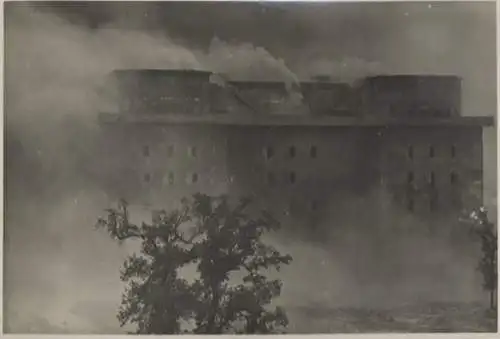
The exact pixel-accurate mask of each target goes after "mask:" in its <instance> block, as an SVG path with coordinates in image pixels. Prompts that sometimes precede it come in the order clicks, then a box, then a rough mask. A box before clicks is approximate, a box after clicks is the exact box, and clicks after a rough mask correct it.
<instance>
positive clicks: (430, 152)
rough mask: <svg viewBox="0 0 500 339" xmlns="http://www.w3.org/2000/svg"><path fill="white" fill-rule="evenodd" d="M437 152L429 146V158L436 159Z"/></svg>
mask: <svg viewBox="0 0 500 339" xmlns="http://www.w3.org/2000/svg"><path fill="white" fill-rule="evenodd" d="M434 155H435V150H434V146H429V158H434Z"/></svg>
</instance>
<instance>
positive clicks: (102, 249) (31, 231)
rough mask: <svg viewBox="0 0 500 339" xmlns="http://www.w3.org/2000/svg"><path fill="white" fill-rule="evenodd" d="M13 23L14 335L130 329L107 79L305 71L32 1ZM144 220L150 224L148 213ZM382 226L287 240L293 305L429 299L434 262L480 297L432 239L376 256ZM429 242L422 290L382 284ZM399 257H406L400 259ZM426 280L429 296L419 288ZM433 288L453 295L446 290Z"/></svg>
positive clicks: (9, 135) (9, 79)
mask: <svg viewBox="0 0 500 339" xmlns="http://www.w3.org/2000/svg"><path fill="white" fill-rule="evenodd" d="M5 19H6V31H5V33H6V37H5V42H6V49H5V52H6V68H5V70H6V77H5V88H6V95H5V113H6V114H5V124H6V146H7V149H6V196H5V197H6V204H7V205H6V216H5V228H6V232H5V252H4V253H5V265H4V268H5V283H4V291H5V296H4V297H5V312H4V314H5V322H4V323H5V330H6V331H8V332H25V333H26V332H31V333H99V334H105V333H120V331H121V329H119V328H118V322H117V320H116V318H115V314H116V309H117V307H118V305H119V302H120V295H121V292H122V287H123V286H122V285H121V283H120V281H119V273H118V269H119V266H120V265H121V263H122V261H123V259H124V258H125V256H126V255H127V253H129V252H130V251H131V250H133V247H131V246H123V247H118V246H117V245H116V244H115V243H114V242H112V241H111V240H109V239H108V238H107V237H106V235H104V234H102V233H99V232H96V231H94V230H93V228H92V225H93V224H94V223H95V221H96V219H97V217H98V216H100V215H101V214H102V211H103V209H104V208H106V207H107V206H108V204H109V203H110V202H109V198H108V197H107V196H106V193H105V192H103V190H102V189H101V185H100V182H99V180H98V173H96V172H95V171H96V169H95V168H92V167H91V166H89V165H88V163H89V162H91V160H90V159H91V158H92V156H93V154H95V151H96V150H97V149H98V148H99V147H100V146H99V138H100V130H99V127H98V125H97V123H96V116H97V113H98V110H99V107H100V104H101V103H100V99H101V98H102V95H101V94H102V93H100V92H99V90H100V84H101V83H102V82H103V81H104V78H105V76H106V75H107V74H108V72H110V71H111V70H113V69H116V68H193V69H206V68H207V67H210V68H214V69H216V70H217V71H219V72H221V73H228V74H232V75H233V76H235V77H243V78H244V77H245V76H247V75H249V74H254V73H255V72H256V70H261V69H267V70H268V71H269V70H270V69H271V70H272V72H274V73H273V74H275V75H276V76H277V77H278V76H281V77H284V78H287V79H296V76H295V75H294V74H293V72H291V71H290V70H289V69H288V68H287V66H285V64H284V62H282V61H281V60H279V59H274V58H273V57H272V55H271V54H270V53H269V52H268V51H266V50H264V49H259V48H257V47H255V46H253V45H251V44H246V45H241V44H236V45H230V44H227V43H224V42H222V41H221V40H218V39H214V41H213V43H212V45H211V48H210V50H209V51H208V52H204V51H202V50H196V49H193V48H185V47H183V46H181V45H179V44H176V43H173V42H172V41H171V40H170V39H168V38H166V37H165V35H162V36H160V35H158V36H156V35H154V34H150V33H148V34H145V33H141V32H139V31H127V30H116V29H111V28H102V29H97V30H92V29H87V28H84V27H82V26H75V25H72V24H70V23H69V22H67V21H65V20H64V19H62V18H60V17H58V16H55V15H51V14H47V13H44V14H41V13H40V12H38V11H35V10H33V9H32V8H30V7H27V6H19V7H16V6H12V7H8V6H6V11H5ZM235 60H236V61H235ZM238 60H239V61H238ZM238 62H241V64H240V66H239V65H238ZM324 63H325V62H324V61H321V60H320V61H318V62H317V63H316V65H319V66H315V67H316V68H318V69H320V70H321V71H323V70H324V68H325V67H326V68H328V67H329V66H328V67H327V66H324ZM249 64H250V65H254V66H253V67H247V65H249ZM370 67H372V66H370ZM245 72H247V73H245ZM260 72H262V71H260ZM269 72H270V71H269ZM259 74H260V73H259ZM262 74H269V73H268V72H263V73H262ZM352 206H355V205H352ZM360 208H361V207H360ZM362 208H365V206H363V207H362ZM353 213H354V215H357V214H358V213H357V212H356V211H354V212H353ZM365 214H366V215H367V216H368V215H370V214H369V213H365ZM134 215H135V217H136V218H137V219H138V220H144V219H149V216H147V215H146V214H145V213H141V212H137V213H135V214H134ZM349 217H350V216H347V215H346V216H345V219H346V220H348V219H349ZM373 223H374V221H373V220H371V219H368V220H367V221H365V222H360V223H359V225H358V224H356V225H350V224H344V223H341V222H339V225H342V227H341V229H345V228H347V229H348V231H345V232H343V233H342V237H340V236H339V237H336V236H335V234H334V233H332V236H331V238H332V240H331V242H329V243H328V245H327V246H325V245H319V244H307V243H303V242H296V241H293V239H292V240H290V241H288V242H286V243H283V242H282V241H280V242H277V245H278V246H281V247H282V249H283V250H284V251H287V252H290V253H291V254H292V255H293V256H294V259H295V261H294V263H293V265H292V267H291V268H292V269H289V270H286V271H285V272H284V273H283V274H284V278H285V279H286V285H285V290H284V293H283V297H282V298H283V302H284V303H285V304H290V305H298V304H314V303H320V302H321V303H322V304H325V301H327V304H328V306H332V305H342V304H360V305H361V304H370V305H382V304H383V303H384V302H387V304H391V302H389V301H400V300H405V298H406V299H409V298H410V297H411V298H413V297H414V296H415V295H418V293H420V292H421V293H422V295H424V296H429V294H428V293H429V291H430V288H428V287H429V286H430V283H431V282H432V283H436V281H437V280H435V279H437V278H436V277H438V275H435V276H434V277H433V278H432V280H431V281H419V282H418V283H417V281H416V280H414V279H417V278H418V277H420V278H421V279H425V278H424V276H427V275H425V274H420V273H425V270H426V269H427V268H425V267H426V266H425V265H423V264H422V263H423V262H424V261H425V260H431V259H432V260H433V261H438V262H439V263H440V264H441V265H446V267H447V269H446V270H444V272H445V273H444V274H447V275H448V277H447V279H445V281H449V280H453V279H457V280H460V283H458V284H457V285H454V286H456V288H452V289H451V290H450V288H449V287H446V291H445V293H444V295H445V296H449V297H450V298H455V297H457V296H460V295H463V296H473V295H474V294H473V293H472V292H470V291H471V290H472V288H471V286H475V283H476V282H475V280H474V279H475V278H474V277H472V276H469V275H468V274H469V273H467V272H469V271H473V269H472V268H471V270H469V269H466V268H464V267H469V266H468V263H465V260H466V259H463V260H457V259H456V257H453V256H452V255H456V253H454V252H452V251H451V250H448V249H447V248H446V246H443V244H442V243H439V241H436V242H434V241H433V240H431V239H429V238H428V237H425V236H422V242H421V243H420V242H416V241H414V240H412V241H409V240H408V241H406V242H400V241H399V240H401V239H402V238H400V236H396V235H394V236H393V235H391V234H392V233H390V232H387V233H385V234H387V235H388V236H387V237H386V238H384V239H382V240H380V241H384V244H387V245H388V246H389V245H391V246H396V247H395V248H394V247H387V248H385V249H384V251H386V252H383V253H380V254H378V255H377V256H374V252H373V251H375V250H376V248H379V246H375V245H376V243H374V242H373V241H372V238H371V235H374V234H380V232H378V231H377V232H378V233H377V232H376V231H375V230H376V229H377V228H373V225H372V224H373ZM394 223H396V220H394ZM380 224H381V225H382V224H383V223H380ZM335 227H336V226H335ZM357 227H368V228H369V227H372V229H373V233H369V234H367V235H363V236H362V238H360V236H359V234H361V232H359V233H358V230H359V228H357ZM363 234H364V233H363ZM401 237H403V236H401ZM396 240H398V241H396ZM395 243H397V245H394V244H395ZM424 244H425V246H427V247H425V248H426V251H425V252H426V253H425V254H426V255H425V260H424V261H419V263H418V264H417V263H415V264H413V265H410V268H411V269H412V270H413V272H412V274H410V275H409V277H411V279H412V282H411V283H410V284H406V285H405V284H400V285H401V286H403V287H401V288H400V290H396V288H397V286H392V285H391V286H390V287H391V288H388V285H387V281H384V280H383V279H384V276H386V275H384V274H382V273H380V272H383V270H381V271H380V272H379V273H380V274H379V278H380V282H379V284H378V285H377V284H371V283H370V279H372V278H373V277H374V276H375V275H376V274H377V273H376V272H372V271H370V269H371V267H373V265H374V264H373V263H374V262H375V261H374V260H375V258H379V259H380V258H383V259H384V260H386V261H385V262H386V263H385V265H384V266H386V268H385V269H386V270H388V269H391V270H393V271H394V272H397V271H398V270H399V272H400V273H399V279H410V278H405V276H406V274H408V271H405V270H403V268H402V267H404V266H405V265H407V264H408V263H409V262H411V260H413V259H412V254H414V253H418V252H417V249H421V248H423V247H422V246H423V245H424ZM377 245H378V244H377ZM411 246H413V247H411ZM414 247H417V249H415V248H414ZM394 253H397V254H398V255H395V254H394ZM394 257H397V258H398V260H396V261H397V262H395V263H392V262H391V258H392V259H394ZM436 258H440V259H439V260H437V259H436ZM453 258H455V259H453ZM369 260H372V261H369ZM464 263H465V264H464ZM419 265H422V266H419ZM464 265H465V266H464ZM353 267H354V268H355V269H353ZM387 267H390V268H387ZM394 267H395V268H394ZM440 267H441V268H442V267H443V266H440ZM401 270H403V271H401ZM436 270H437V271H439V269H438V268H436ZM357 272H359V273H357ZM436 274H437V273H436ZM439 274H443V273H442V271H441V273H439ZM375 280H376V279H375ZM363 281H365V282H363ZM391 281H398V280H397V279H393V280H391ZM314 284H316V285H314ZM400 285H398V286H400ZM417 285H418V286H423V287H422V289H421V290H415V288H416V287H417ZM405 286H406V287H405ZM405 288H407V289H406V290H405ZM444 289H445V287H444V286H443V290H444ZM419 291H420V292H419ZM433 291H438V292H435V293H438V294H439V295H443V294H441V293H440V292H442V290H437V289H433ZM332 293H334V294H332ZM411 298H410V299H411Z"/></svg>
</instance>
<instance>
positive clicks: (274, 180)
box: [267, 172, 276, 185]
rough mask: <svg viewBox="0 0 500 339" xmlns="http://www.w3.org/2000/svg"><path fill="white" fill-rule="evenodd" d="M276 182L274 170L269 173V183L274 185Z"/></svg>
mask: <svg viewBox="0 0 500 339" xmlns="http://www.w3.org/2000/svg"><path fill="white" fill-rule="evenodd" d="M275 182H276V178H275V176H274V173H273V172H269V173H267V183H268V184H269V185H274V183H275Z"/></svg>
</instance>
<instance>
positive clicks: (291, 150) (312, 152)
mask: <svg viewBox="0 0 500 339" xmlns="http://www.w3.org/2000/svg"><path fill="white" fill-rule="evenodd" d="M286 155H287V156H288V157H289V158H295V157H296V156H297V148H296V147H295V146H290V147H288V150H287V153H286ZM274 156H275V152H274V148H273V147H270V146H268V147H265V148H264V157H265V158H266V159H268V160H269V159H271V158H273V157H274ZM309 156H310V157H311V158H316V157H317V156H318V148H317V147H316V146H311V147H310V148H309Z"/></svg>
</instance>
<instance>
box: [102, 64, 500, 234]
mask: <svg viewBox="0 0 500 339" xmlns="http://www.w3.org/2000/svg"><path fill="white" fill-rule="evenodd" d="M213 77H214V75H213V74H210V73H208V72H198V71H173V70H167V71H155V70H128V71H119V72H115V73H114V74H113V84H112V85H113V86H114V88H115V89H116V88H117V89H118V91H115V95H117V94H118V95H117V96H116V97H117V98H118V102H119V103H120V104H119V105H118V109H117V111H116V112H114V113H109V112H108V113H106V114H102V115H101V116H100V121H101V126H102V127H103V129H104V130H105V134H106V138H105V142H104V143H103V148H102V151H103V154H102V157H103V158H105V159H106V161H105V162H104V163H103V164H102V167H103V173H106V175H104V177H105V180H103V182H106V185H107V186H106V187H107V189H108V191H109V193H110V194H111V195H112V196H113V197H114V198H125V199H126V200H128V201H129V202H131V203H134V204H146V205H149V206H151V207H153V208H158V207H166V206H170V205H171V204H174V203H176V202H178V201H180V199H181V198H183V197H187V196H189V195H191V194H193V193H196V192H201V193H207V194H229V195H230V196H234V197H239V196H250V197H253V198H255V201H256V202H257V203H258V204H259V206H260V207H262V208H267V209H269V210H271V211H272V212H273V213H274V214H275V215H276V216H279V217H280V218H292V219H294V220H299V221H301V222H304V223H308V224H311V225H315V224H316V223H318V222H320V219H321V218H322V216H323V215H325V213H327V212H328V209H329V208H330V206H332V204H335V202H336V201H339V202H340V201H342V200H344V199H346V196H350V197H360V198H362V197H364V196H366V195H369V194H372V193H373V192H377V191H384V192H387V194H388V195H387V197H389V199H390V200H391V201H390V203H391V204H393V205H394V206H396V207H397V208H398V209H399V210H400V211H404V212H405V213H411V214H415V215H418V216H421V217H424V218H427V217H430V218H435V217H438V216H439V217H440V218H456V217H457V214H458V213H460V211H461V210H463V209H466V208H472V207H476V206H479V205H481V204H482V163H483V161H482V153H483V151H482V128H483V126H486V125H492V124H493V119H492V118H490V117H480V118H470V117H462V116H461V115H460V79H459V78H456V77H439V76H423V77H420V76H385V77H384V76H378V77H373V78H367V79H364V80H362V81H360V82H358V83H357V84H355V85H353V86H350V85H347V84H335V83H328V82H317V83H314V82H307V83H306V82H305V83H300V84H292V86H290V85H289V84H284V83H243V82H228V81H224V80H222V83H221V82H220V81H214V80H213V79H214V78H213ZM117 84H118V85H117ZM110 86H111V84H110ZM297 98H300V100H297ZM287 110H288V113H289V114H286V113H287Z"/></svg>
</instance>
